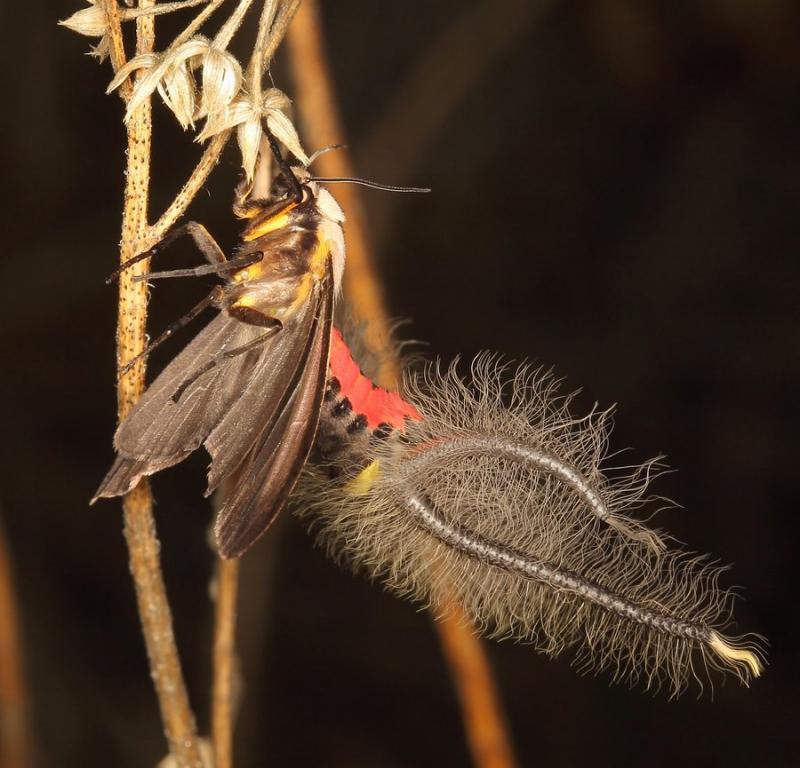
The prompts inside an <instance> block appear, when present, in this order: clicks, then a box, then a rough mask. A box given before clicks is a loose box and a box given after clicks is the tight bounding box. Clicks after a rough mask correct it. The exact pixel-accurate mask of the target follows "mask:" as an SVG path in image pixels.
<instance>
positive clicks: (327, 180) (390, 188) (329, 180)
mask: <svg viewBox="0 0 800 768" xmlns="http://www.w3.org/2000/svg"><path fill="white" fill-rule="evenodd" d="M311 180H312V181H321V182H322V183H323V184H344V183H350V184H360V185H361V186H362V187H371V188H372V189H382V190H384V191H385V192H430V191H431V190H430V188H429V187H396V186H394V185H392V184H379V183H378V182H377V181H370V180H369V179H357V178H355V177H353V178H350V177H348V176H327V177H323V176H312V177H311Z"/></svg>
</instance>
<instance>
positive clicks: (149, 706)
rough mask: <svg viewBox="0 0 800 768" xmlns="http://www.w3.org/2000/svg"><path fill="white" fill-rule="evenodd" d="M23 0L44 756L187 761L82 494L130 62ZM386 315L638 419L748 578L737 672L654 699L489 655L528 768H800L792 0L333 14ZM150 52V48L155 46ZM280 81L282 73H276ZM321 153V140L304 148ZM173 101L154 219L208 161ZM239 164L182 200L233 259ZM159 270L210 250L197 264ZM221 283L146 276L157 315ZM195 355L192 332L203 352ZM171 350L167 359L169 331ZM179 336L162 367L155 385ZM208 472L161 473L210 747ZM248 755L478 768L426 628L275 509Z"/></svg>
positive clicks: (22, 380)
mask: <svg viewBox="0 0 800 768" xmlns="http://www.w3.org/2000/svg"><path fill="white" fill-rule="evenodd" d="M78 7H79V6H78V3H77V2H72V1H70V2H61V1H60V0H59V2H41V1H39V2H34V1H31V2H28V3H14V4H11V3H3V5H2V7H0V28H1V29H2V30H3V32H2V35H3V46H4V50H5V56H4V62H5V64H4V66H3V67H2V68H1V69H0V78H2V80H1V81H0V82H2V94H3V109H2V115H1V116H0V121H1V122H0V130H1V131H2V141H0V163H2V166H1V169H2V179H3V181H4V183H3V187H2V189H3V204H2V207H1V208H0V210H2V215H3V227H2V232H3V248H2V252H1V253H0V290H2V299H1V300H0V313H2V314H1V315H0V360H2V363H1V364H0V365H2V375H0V404H2V412H1V416H0V419H1V420H2V457H0V458H1V459H2V460H1V461H0V508H1V509H0V514H2V519H3V523H4V526H5V529H6V534H7V537H8V539H9V544H10V547H11V550H12V555H13V558H14V561H15V576H16V581H17V587H18V596H19V601H20V604H21V614H22V616H21V618H22V623H23V633H24V634H23V637H24V650H25V657H26V672H27V676H28V682H29V685H30V691H31V699H32V726H33V731H34V734H35V741H36V749H37V753H38V757H39V763H40V765H42V766H69V765H82V766H143V765H153V764H154V763H155V762H156V761H157V759H159V758H160V757H161V756H162V754H163V752H164V750H165V746H164V743H163V737H162V735H161V730H160V724H159V720H158V713H157V707H156V700H155V697H154V695H153V692H152V690H151V686H150V680H149V677H148V672H147V667H146V664H145V656H144V650H143V644H142V640H141V636H140V632H139V624H138V618H137V615H136V611H135V605H134V597H133V590H132V586H131V583H130V577H129V573H128V566H127V563H126V553H125V548H124V542H123V538H122V535H121V520H120V513H119V505H118V504H117V503H101V504H98V505H97V506H95V507H91V508H90V507H89V506H88V499H89V497H90V496H91V495H92V492H93V490H94V489H95V487H96V486H97V484H98V481H99V480H100V478H101V477H102V475H103V473H104V472H105V470H106V469H107V467H108V465H109V463H110V461H111V458H112V451H111V436H112V433H113V429H114V422H115V396H114V328H115V291H114V289H112V288H108V287H106V286H104V284H103V278H104V277H105V275H106V274H107V273H109V272H110V271H111V270H112V269H113V267H114V265H115V260H116V258H117V252H116V245H117V242H118V240H119V222H120V211H121V185H122V169H123V150H124V137H123V130H122V126H121V123H120V118H121V114H122V112H121V104H120V102H119V100H118V99H117V98H116V97H105V96H103V90H104V88H105V85H106V84H107V82H108V80H109V79H110V74H109V73H110V69H109V67H108V65H107V64H106V65H103V66H98V65H97V64H96V63H95V62H94V61H93V60H92V59H89V58H88V57H86V56H83V55H82V54H83V53H84V52H85V51H86V50H87V49H88V44H89V42H90V41H89V40H88V39H86V38H79V37H78V36H77V35H74V34H72V33H70V32H68V31H67V30H65V29H61V28H57V27H56V20H57V19H61V18H65V17H67V16H68V15H70V14H71V13H72V12H73V11H74V10H76V9H77V8H78ZM323 12H324V15H325V31H326V38H327V41H328V44H329V48H330V52H331V59H332V67H333V70H334V73H335V76H336V80H337V87H338V90H339V97H340V105H341V110H342V114H343V119H344V121H345V124H346V128H347V133H348V137H349V143H350V146H351V147H352V150H353V152H354V156H355V159H356V161H357V165H358V172H359V173H360V174H362V175H365V176H369V177H371V178H374V179H377V180H381V181H385V182H390V183H415V184H427V185H430V186H432V187H433V188H434V193H433V194H431V195H429V196H425V197H422V196H401V195H395V196H392V195H388V194H385V193H380V192H369V193H367V196H366V203H367V205H368V211H369V216H370V225H371V229H372V236H373V239H374V243H375V246H376V253H377V255H378V259H379V266H380V269H381V271H382V274H383V276H384V278H385V285H386V291H387V296H388V300H389V304H390V308H391V312H392V314H393V315H394V316H396V317H404V318H405V317H407V318H410V319H411V323H410V324H409V325H407V326H405V327H404V328H403V330H402V333H403V334H404V335H405V336H407V337H413V338H415V339H421V340H424V341H425V342H427V343H428V345H429V346H428V347H427V348H426V349H427V350H428V351H429V353H430V354H431V355H441V356H442V357H443V358H444V359H445V360H449V359H451V358H452V357H453V356H454V355H456V354H459V353H461V354H463V355H464V357H465V358H467V359H469V358H470V357H472V356H473V355H474V354H475V353H476V352H478V351H479V350H482V349H492V350H496V351H499V352H502V353H505V354H507V355H509V356H511V357H513V358H516V359H521V358H529V359H533V360H535V361H538V362H541V363H542V364H545V365H547V366H550V365H552V366H554V367H555V368H556V370H557V372H558V373H559V374H560V375H562V376H564V377H565V378H566V382H567V387H568V388H575V387H578V386H581V387H583V392H584V394H583V395H582V396H581V397H580V399H579V405H580V406H582V407H585V408H588V407H590V406H591V405H592V403H594V402H595V401H599V402H600V403H602V404H610V403H613V402H617V403H619V406H620V407H619V413H618V416H617V419H616V427H615V431H614V435H613V440H612V442H613V446H614V447H616V448H622V447H626V446H634V447H635V452H634V455H635V456H637V457H641V458H644V457H647V456H651V455H653V454H656V453H658V452H662V451H663V452H664V453H666V454H667V455H668V457H669V460H670V463H671V464H672V466H674V467H676V468H677V469H678V471H677V472H675V473H673V474H671V475H668V476H667V477H665V478H662V479H661V480H660V481H659V483H658V485H657V488H656V490H657V491H658V492H660V493H662V494H664V495H666V496H669V497H671V498H674V499H676V500H678V501H679V502H680V503H681V504H682V505H683V507H681V508H678V509H675V510H672V511H669V512H666V513H663V514H662V515H661V516H660V518H659V521H658V522H659V524H660V525H661V526H663V527H665V528H667V529H668V530H669V531H671V532H672V533H673V534H675V535H676V536H677V537H678V538H680V539H682V540H684V541H686V542H688V543H689V544H690V545H691V546H692V548H695V549H697V550H700V551H710V552H714V553H715V554H716V555H718V556H719V557H720V559H721V560H722V561H724V562H735V568H734V570H733V572H732V573H731V574H730V577H729V583H733V584H741V585H744V589H743V596H744V599H743V600H742V601H741V602H740V604H739V607H738V612H737V617H738V622H739V625H738V626H739V628H740V629H741V630H743V631H744V630H748V631H749V630H752V631H757V632H761V633H763V634H764V635H766V636H767V637H768V638H769V640H770V643H771V650H770V666H769V668H768V670H767V672H766V674H765V675H764V677H763V679H761V680H759V681H757V682H756V683H755V684H754V685H753V687H752V689H751V690H746V689H743V688H740V687H738V686H737V685H735V684H732V683H728V684H727V685H725V686H724V687H719V688H717V690H716V691H715V693H714V696H713V700H712V698H711V697H709V696H705V697H704V698H702V699H701V700H696V699H695V698H694V697H693V695H691V694H690V695H687V696H686V697H684V698H683V699H681V700H679V701H678V702H671V703H670V702H667V701H665V700H664V698H663V697H660V696H656V697H653V696H651V695H649V694H643V693H641V692H639V691H628V690H626V689H624V688H621V687H609V685H608V682H607V680H606V679H605V678H602V677H601V678H591V677H589V678H586V677H579V676H577V675H576V674H575V672H574V671H573V670H572V669H571V668H570V667H569V665H568V664H567V663H566V661H565V660H559V661H555V662H553V661H548V660H546V659H545V658H543V657H541V656H539V655H537V654H535V653H534V652H533V651H532V650H531V649H530V648H526V647H523V646H516V645H513V644H511V643H505V644H499V645H498V644H489V645H488V650H489V654H490V656H491V660H492V662H493V663H494V667H495V670H496V673H497V680H498V684H499V686H500V688H501V690H502V693H503V697H504V700H505V706H506V709H507V713H508V719H509V722H510V726H511V730H512V732H513V735H514V739H515V742H516V747H517V751H518V754H519V760H520V764H521V765H523V766H534V765H547V766H573V765H585V764H592V765H595V766H611V765H649V766H675V765H681V766H695V765H697V766H699V765H703V766H714V765H722V764H723V763H724V764H726V765H729V766H731V765H735V766H739V765H742V766H744V765H748V766H751V765H757V766H761V765H769V766H779V765H788V764H789V763H790V762H791V761H792V759H791V757H790V756H791V754H795V759H796V756H797V754H798V749H799V748H800V744H799V743H798V737H797V718H798V715H799V714H800V712H798V705H797V698H798V693H799V692H798V687H797V683H798V666H799V665H798V653H797V647H798V631H799V630H800V625H799V622H798V618H797V614H798V612H797V608H796V604H795V603H796V595H797V591H796V578H795V576H796V569H797V565H796V563H797V560H796V557H795V552H796V544H797V539H796V535H797V532H798V526H797V524H796V512H797V510H796V504H797V500H796V497H797V493H796V491H795V492H793V491H792V485H793V484H794V482H796V479H797V469H796V468H797V452H796V450H795V448H796V442H797V434H798V432H797V429H798V419H797V394H796V393H797V388H798V384H800V381H799V380H798V379H799V375H798V374H800V365H798V343H797V320H798V298H797V293H798V277H799V276H800V274H799V273H800V270H798V266H797V265H798V255H797V253H798V248H799V247H800V217H798V210H800V140H798V136H800V13H798V6H797V4H796V3H794V2H791V1H790V0H760V2H744V1H743V0H685V1H681V0H676V1H674V2H656V1H655V0H652V1H649V0H594V1H593V2H568V1H567V0H561V1H559V0H551V1H550V2H541V1H540V2H537V1H536V0H528V1H527V2H524V1H520V2H516V1H512V0H506V2H500V1H499V0H495V1H494V2H490V1H489V0H484V1H483V2H476V1H475V0H471V2H469V3H462V2H456V0H447V1H445V0H442V1H441V2H437V3H424V2H405V3H375V2H367V0H340V1H339V2H335V3H334V2H325V3H323ZM162 39H163V38H162ZM272 74H273V77H274V78H275V82H276V84H277V85H278V86H279V87H282V88H284V89H285V90H286V91H287V92H288V93H289V94H291V93H292V83H291V77H290V73H289V72H288V70H287V68H286V65H285V59H284V58H282V56H280V55H279V57H278V60H277V61H276V63H275V65H274V66H273V69H272ZM309 149H315V147H310V148H309ZM197 153H198V149H197V147H196V146H193V145H192V144H191V142H190V137H189V136H188V135H184V134H182V133H181V132H180V131H179V130H178V129H176V128H175V127H174V126H173V124H172V122H171V121H170V120H169V119H168V117H167V116H166V115H165V110H163V108H161V106H160V105H159V107H158V109H157V125H156V147H155V156H154V163H155V181H154V184H155V189H154V200H153V210H160V209H162V208H163V205H164V204H165V203H166V202H167V200H168V199H169V197H170V196H171V195H172V194H173V192H174V190H175V189H176V188H177V186H178V184H179V183H180V181H181V179H182V178H183V176H185V174H186V172H187V171H188V169H189V168H190V166H191V162H192V159H193V158H194V157H196V156H197ZM236 177H237V155H236V153H235V151H234V150H233V149H230V150H229V152H228V153H227V154H226V155H225V157H224V159H223V162H222V163H221V165H220V167H219V169H218V172H217V173H216V174H215V175H214V176H212V179H211V181H210V183H209V184H208V185H207V194H206V193H205V192H204V193H202V194H201V195H200V197H199V198H198V201H197V203H196V205H195V206H194V208H193V209H192V216H193V217H194V218H198V219H200V220H202V221H203V222H205V223H206V224H207V225H208V227H209V228H210V230H211V231H212V232H214V233H215V234H216V235H217V236H218V237H219V239H220V240H221V242H223V243H224V244H227V245H232V244H233V243H234V242H235V237H236V230H235V223H234V221H233V218H232V216H231V215H230V210H229V204H230V200H231V193H232V188H233V185H234V183H235V181H236ZM174 253H175V255H174V256H173V257H170V258H172V259H173V261H172V263H176V264H177V263H182V261H181V260H183V262H184V263H187V264H188V263H189V262H190V261H191V260H192V259H193V255H192V253H191V250H190V249H189V248H188V246H187V247H184V249H181V248H177V249H176V251H175V252H174ZM200 291H202V287H198V286H196V285H183V286H179V285H177V284H175V285H169V286H163V287H162V286H159V287H158V288H157V290H155V291H154V294H153V295H154V301H153V304H152V323H151V326H150V327H151V329H158V328H161V327H163V326H164V324H165V323H167V322H169V320H170V319H172V318H174V317H175V316H177V315H178V314H179V313H180V312H181V310H183V309H185V308H187V307H188V306H190V304H191V302H192V300H193V299H194V298H195V297H196V296H198V295H199V292H200ZM184 338H185V337H184ZM176 343H177V344H180V343H181V342H176ZM171 351H174V347H173V348H172V350H166V351H165V354H164V355H161V356H156V357H155V358H154V360H153V369H154V370H155V369H157V368H158V367H159V366H160V365H163V362H164V360H166V359H167V357H168V355H169V354H170V352H171ZM204 465H205V458H204V457H201V456H198V457H196V458H195V459H193V460H192V461H190V462H188V463H187V464H186V465H185V466H181V467H179V468H177V469H174V470H171V471H169V472H167V473H164V475H163V477H161V476H159V477H158V478H157V479H156V480H155V483H154V487H155V493H156V498H157V499H158V501H159V505H158V507H157V510H156V511H157V517H158V525H159V532H160V536H161V539H162V545H163V546H162V554H163V561H164V568H165V573H166V579H167V583H168V588H169V593H170V597H171V599H172V603H173V608H174V611H175V621H176V631H177V637H178V641H179V645H180V648H181V650H182V653H183V660H184V666H185V671H186V675H187V678H188V682H189V686H190V690H191V696H192V700H193V704H194V705H195V707H196V711H197V713H198V717H199V720H200V724H201V727H202V729H203V730H207V722H208V710H209V706H208V703H209V702H208V688H209V654H208V650H209V642H210V629H211V624H210V620H211V604H210V602H209V598H208V584H209V579H210V576H211V557H210V556H209V551H208V548H207V544H206V529H207V525H208V523H209V521H210V507H209V504H208V503H206V502H205V501H204V500H203V498H202V490H203V488H204V483H203V474H204ZM243 581H244V583H243V590H242V595H241V598H242V622H241V627H240V645H241V649H242V657H243V662H242V663H243V667H244V669H243V674H244V677H245V679H246V681H247V688H246V690H245V695H244V699H243V710H242V714H241V716H240V720H239V724H238V728H237V739H238V747H237V755H238V757H239V760H237V765H241V766H260V765H292V766H295V765H297V766H317V765H319V766H387V767H393V766H398V767H399V766H466V765H468V764H469V758H468V754H467V751H466V747H465V746H464V739H463V734H462V729H461V724H460V720H459V716H458V710H457V704H456V700H455V697H454V694H453V691H452V689H451V686H450V681H449V678H448V672H447V669H446V667H445V666H444V664H443V661H442V658H441V654H440V650H439V647H438V643H437V639H436V636H435V633H434V631H433V629H432V625H431V620H430V618H429V616H428V615H427V614H426V613H424V612H419V611H417V610H416V609H415V608H414V607H413V606H411V605H409V604H406V603H403V602H400V601H398V600H396V599H394V598H393V597H391V596H389V595H388V594H386V593H384V592H383V591H382V590H381V589H380V588H378V587H374V586H371V585H370V584H368V583H366V582H365V581H363V580H362V579H359V578H354V577H352V576H351V575H349V574H348V573H346V572H344V571H342V570H339V569H338V568H337V567H336V566H335V565H333V564H332V563H331V562H329V561H328V560H327V559H326V558H325V556H324V554H323V553H322V552H321V551H320V550H318V549H316V548H314V547H313V546H312V541H311V539H310V538H309V537H308V536H307V535H306V533H305V531H304V530H303V528H302V526H301V525H300V524H299V523H298V522H297V520H295V519H293V518H291V517H288V516H287V518H286V519H285V520H284V521H283V523H282V525H281V526H279V527H277V528H276V529H275V530H273V532H272V533H271V534H270V535H269V537H267V540H265V541H262V542H261V543H260V544H259V546H258V547H257V548H256V549H254V550H253V551H252V552H251V553H250V554H248V556H247V557H246V559H245V564H244V574H243Z"/></svg>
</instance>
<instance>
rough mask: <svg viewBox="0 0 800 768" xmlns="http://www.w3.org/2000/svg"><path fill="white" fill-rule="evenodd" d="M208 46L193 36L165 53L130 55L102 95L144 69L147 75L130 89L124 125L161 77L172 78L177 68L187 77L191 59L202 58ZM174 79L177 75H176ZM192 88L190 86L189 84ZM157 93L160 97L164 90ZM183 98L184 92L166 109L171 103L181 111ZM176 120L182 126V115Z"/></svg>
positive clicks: (158, 83) (204, 39)
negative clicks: (184, 71) (182, 70)
mask: <svg viewBox="0 0 800 768" xmlns="http://www.w3.org/2000/svg"><path fill="white" fill-rule="evenodd" d="M208 47H209V42H208V40H207V39H206V38H205V37H202V36H200V35H197V36H195V37H193V38H191V39H189V40H187V41H186V42H184V43H182V44H181V45H179V46H176V47H175V48H174V49H169V50H167V51H166V52H165V53H162V54H156V53H145V54H142V55H140V56H134V57H133V58H132V59H131V60H130V61H129V62H127V63H126V64H125V65H124V66H122V67H120V68H119V70H118V72H117V74H116V75H115V76H114V79H113V80H112V81H111V82H110V83H109V86H108V88H107V89H106V93H111V91H113V90H115V89H116V88H119V86H120V85H122V83H123V82H125V80H126V78H127V77H128V76H129V75H131V74H132V73H133V72H135V71H137V70H145V69H146V70H148V72H147V74H145V75H144V76H143V77H141V78H140V79H139V80H138V81H137V83H136V85H135V86H134V89H133V94H132V95H131V98H130V101H129V102H128V108H127V110H126V112H125V122H127V121H129V120H130V119H131V115H132V114H133V113H134V112H135V111H136V109H137V108H138V107H139V106H140V105H141V104H143V103H144V102H145V101H146V100H147V99H148V98H149V97H150V96H152V94H153V91H155V90H156V89H157V88H158V87H159V85H160V84H161V83H162V81H163V80H164V79H165V78H167V77H168V76H169V77H173V76H172V75H169V74H168V73H170V72H177V71H178V70H180V69H181V68H184V69H185V70H186V73H187V76H188V77H191V75H190V74H189V69H188V68H189V67H193V66H195V61H193V60H196V59H197V58H199V57H200V56H202V55H203V54H204V53H205V52H206V51H207V50H208ZM178 77H181V76H180V75H178ZM184 83H185V80H184ZM173 85H174V83H173ZM192 87H194V86H193V85H192ZM165 90H167V92H168V90H169V89H168V88H167V89H165ZM160 92H161V93H162V95H163V94H164V90H161V91H160ZM187 98H188V97H187V96H186V94H185V93H184V94H182V96H181V99H180V100H178V101H176V100H175V99H170V101H167V106H168V107H169V108H170V109H173V104H179V105H180V107H179V108H180V109H183V108H185V106H186V99H187ZM176 117H178V120H179V121H181V122H182V123H183V119H182V118H185V113H182V114H181V115H177V113H176Z"/></svg>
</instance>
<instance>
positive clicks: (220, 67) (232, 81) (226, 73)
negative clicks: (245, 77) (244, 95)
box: [200, 45, 242, 122]
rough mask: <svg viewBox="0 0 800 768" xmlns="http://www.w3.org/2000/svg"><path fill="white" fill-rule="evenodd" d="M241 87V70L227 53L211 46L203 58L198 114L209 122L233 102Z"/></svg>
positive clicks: (237, 63)
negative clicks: (201, 87) (201, 88)
mask: <svg viewBox="0 0 800 768" xmlns="http://www.w3.org/2000/svg"><path fill="white" fill-rule="evenodd" d="M241 86H242V68H241V66H240V65H239V62H238V61H237V60H236V59H235V58H234V57H233V56H232V55H231V54H230V53H228V52H227V51H223V50H222V49H221V48H217V47H215V46H213V45H212V46H211V47H210V48H209V49H208V51H207V52H206V53H205V55H204V57H203V92H202V98H201V103H200V114H201V115H208V116H209V119H210V121H211V122H214V120H215V116H217V115H220V114H221V113H222V112H223V111H224V110H225V109H226V108H227V107H228V105H229V104H230V103H231V102H232V101H233V100H234V98H235V97H236V95H237V94H238V93H239V89H240V88H241Z"/></svg>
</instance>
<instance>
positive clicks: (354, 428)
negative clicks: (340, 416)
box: [347, 413, 367, 435]
mask: <svg viewBox="0 0 800 768" xmlns="http://www.w3.org/2000/svg"><path fill="white" fill-rule="evenodd" d="M366 426H367V417H366V416H365V415H364V414H363V413H359V414H358V416H356V417H355V418H354V419H353V420H352V421H351V422H350V423H349V424H348V425H347V434H348V435H354V434H355V433H356V432H361V430H362V429H365V428H366Z"/></svg>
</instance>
